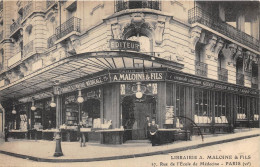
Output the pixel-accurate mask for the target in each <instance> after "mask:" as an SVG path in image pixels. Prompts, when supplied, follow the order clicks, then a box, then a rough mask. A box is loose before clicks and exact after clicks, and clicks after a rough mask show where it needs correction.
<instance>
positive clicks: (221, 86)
mask: <svg viewBox="0 0 260 167" xmlns="http://www.w3.org/2000/svg"><path fill="white" fill-rule="evenodd" d="M166 79H167V80H172V81H179V82H184V83H189V84H193V85H198V86H205V87H208V88H215V89H219V90H227V91H233V92H238V93H244V94H250V95H258V92H257V91H256V90H253V89H247V88H240V87H236V86H235V85H234V86H233V85H225V84H221V83H214V82H211V81H205V80H203V79H201V78H193V77H191V76H185V75H180V74H176V73H172V72H168V73H167V77H166Z"/></svg>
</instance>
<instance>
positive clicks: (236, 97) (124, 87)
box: [12, 68, 259, 144]
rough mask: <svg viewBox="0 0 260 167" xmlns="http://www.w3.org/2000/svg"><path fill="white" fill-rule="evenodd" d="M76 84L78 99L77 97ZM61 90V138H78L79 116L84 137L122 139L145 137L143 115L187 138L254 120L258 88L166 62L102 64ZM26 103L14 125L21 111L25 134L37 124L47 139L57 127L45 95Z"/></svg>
mask: <svg viewBox="0 0 260 167" xmlns="http://www.w3.org/2000/svg"><path fill="white" fill-rule="evenodd" d="M79 90H80V91H82V97H83V99H84V100H83V103H78V101H77V98H78V96H79ZM60 93H61V96H60V97H61V100H59V99H58V98H57V96H56V97H55V98H56V102H57V105H61V106H62V107H61V109H62V110H61V113H60V114H59V115H58V116H59V119H57V120H58V121H60V123H59V125H60V127H59V128H60V129H61V135H62V139H63V140H66V141H76V140H78V135H77V132H78V130H79V129H78V128H79V127H78V125H79V124H80V122H81V124H82V128H83V129H82V130H80V131H85V133H87V134H88V135H87V140H89V141H100V142H101V143H105V144H121V143H123V142H125V141H127V140H140V139H145V138H146V136H145V132H146V131H145V124H144V122H145V119H146V117H147V116H149V117H150V119H151V118H155V119H156V123H157V124H158V125H159V130H160V133H161V134H163V135H166V136H167V135H171V134H173V135H175V137H174V140H176V139H177V138H179V137H181V136H179V132H181V133H180V134H181V135H182V136H183V138H182V137H181V138H182V139H184V140H186V139H188V138H187V137H188V136H189V131H191V133H193V134H197V133H199V131H201V132H202V133H228V132H232V130H233V128H235V127H257V126H258V125H259V106H258V100H259V99H258V91H257V90H255V89H250V88H245V87H241V86H238V85H233V84H228V83H224V82H220V81H215V80H209V79H206V78H202V77H198V76H196V77H195V76H193V75H187V74H184V73H181V72H179V71H175V70H170V69H167V68H151V69H145V70H144V69H128V70H126V69H120V70H110V71H108V70H106V71H103V72H100V73H98V74H97V75H93V76H91V77H88V78H84V79H82V80H79V81H77V82H76V83H70V84H69V85H62V86H61V89H60ZM58 102H60V104H58ZM30 104H31V103H27V104H26V105H24V106H27V108H26V107H25V108H24V109H23V110H24V111H23V112H22V111H20V110H18V109H17V110H18V111H19V114H17V115H16V119H13V120H16V121H14V123H12V126H13V127H15V126H16V127H15V128H13V129H21V128H20V126H21V123H20V122H19V121H21V119H20V118H18V117H19V116H20V115H21V114H25V115H26V116H27V117H28V120H29V121H28V130H29V137H30V136H32V137H31V138H36V137H37V136H38V137H37V138H38V139H39V138H40V137H39V133H38V132H39V131H41V130H42V136H43V139H49V140H52V139H53V134H54V133H55V132H56V131H55V130H54V129H53V130H52V128H54V125H55V118H54V117H53V114H55V111H54V109H52V108H50V107H48V106H49V105H50V99H46V100H45V99H44V100H36V101H35V107H36V110H35V111H30V110H29V107H31V105H30ZM51 118H52V119H51ZM57 120H56V121H57ZM15 122H16V123H15ZM165 129H168V130H165ZM169 129H172V130H169ZM178 129H179V130H182V131H179V130H178ZM32 130H34V131H32ZM35 130H36V131H35ZM19 132H20V131H19ZM169 133H170V134H169ZM24 134H28V132H25V133H24ZM20 136H21V135H20ZM35 136H36V137H35ZM185 136H186V137H185ZM162 141H165V142H171V141H172V140H170V141H166V140H164V137H162Z"/></svg>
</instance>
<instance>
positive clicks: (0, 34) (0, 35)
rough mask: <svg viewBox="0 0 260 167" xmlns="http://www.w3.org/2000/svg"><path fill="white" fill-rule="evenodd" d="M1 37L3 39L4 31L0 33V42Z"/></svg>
mask: <svg viewBox="0 0 260 167" xmlns="http://www.w3.org/2000/svg"><path fill="white" fill-rule="evenodd" d="M3 37H4V31H0V41H2V40H3Z"/></svg>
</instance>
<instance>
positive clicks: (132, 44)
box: [109, 39, 140, 52]
mask: <svg viewBox="0 0 260 167" xmlns="http://www.w3.org/2000/svg"><path fill="white" fill-rule="evenodd" d="M109 47H110V49H111V50H131V51H136V52H139V51H140V43H139V42H137V41H129V40H120V39H111V40H110V41H109Z"/></svg>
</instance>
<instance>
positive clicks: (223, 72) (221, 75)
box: [218, 68, 228, 82]
mask: <svg viewBox="0 0 260 167" xmlns="http://www.w3.org/2000/svg"><path fill="white" fill-rule="evenodd" d="M218 80H220V81H225V82H227V81H228V70H227V69H224V68H218Z"/></svg>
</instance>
